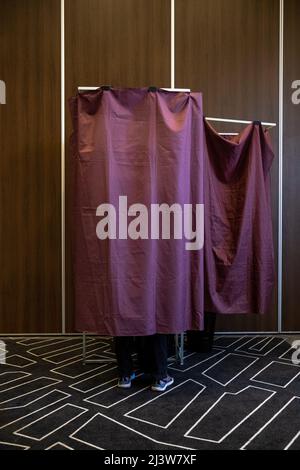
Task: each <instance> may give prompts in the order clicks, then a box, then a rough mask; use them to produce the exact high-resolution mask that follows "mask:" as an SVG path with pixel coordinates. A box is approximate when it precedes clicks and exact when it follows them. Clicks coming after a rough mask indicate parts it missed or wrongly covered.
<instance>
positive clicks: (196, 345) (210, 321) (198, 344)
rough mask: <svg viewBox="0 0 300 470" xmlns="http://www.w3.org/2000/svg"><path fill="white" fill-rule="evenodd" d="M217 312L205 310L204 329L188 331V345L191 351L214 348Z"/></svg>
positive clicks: (207, 350)
mask: <svg viewBox="0 0 300 470" xmlns="http://www.w3.org/2000/svg"><path fill="white" fill-rule="evenodd" d="M215 325H216V313H212V312H205V314H204V330H203V331H188V333H187V346H188V349H189V350H190V351H196V352H210V351H211V350H212V348H213V341H214V333H215Z"/></svg>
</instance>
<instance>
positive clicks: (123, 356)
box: [115, 334, 168, 381]
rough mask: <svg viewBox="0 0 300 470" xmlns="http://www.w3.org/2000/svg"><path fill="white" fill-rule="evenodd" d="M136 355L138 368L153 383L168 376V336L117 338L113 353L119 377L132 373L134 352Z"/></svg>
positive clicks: (128, 375)
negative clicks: (151, 378) (149, 376)
mask: <svg viewBox="0 0 300 470" xmlns="http://www.w3.org/2000/svg"><path fill="white" fill-rule="evenodd" d="M135 351H136V352H137V354H138V363H139V368H140V369H141V370H142V371H143V372H145V373H148V374H151V375H152V376H153V378H154V380H155V381H159V380H162V379H164V378H166V377H167V375H168V368H167V365H168V335H163V334H156V335H151V336H136V337H134V336H117V337H115V352H116V357H117V362H118V370H119V376H120V377H130V376H131V374H132V372H133V359H132V355H133V353H134V352H135Z"/></svg>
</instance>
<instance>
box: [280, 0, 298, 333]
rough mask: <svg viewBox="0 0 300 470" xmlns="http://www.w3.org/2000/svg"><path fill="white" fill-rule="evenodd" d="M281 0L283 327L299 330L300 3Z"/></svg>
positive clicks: (294, 0)
mask: <svg viewBox="0 0 300 470" xmlns="http://www.w3.org/2000/svg"><path fill="white" fill-rule="evenodd" d="M284 3H285V11H284V18H285V24H284V31H285V34H284V133H283V136H284V141H283V144H284V149H283V328H284V330H286V331H300V309H299V300H300V296H299V279H300V263H299V260H300V243H299V242H300V197H299V188H300V104H293V102H292V92H293V91H295V90H292V88H291V84H292V82H293V81H294V80H300V60H299V45H300V32H299V24H300V2H299V0H285V2H284ZM299 97H300V93H298V98H299Z"/></svg>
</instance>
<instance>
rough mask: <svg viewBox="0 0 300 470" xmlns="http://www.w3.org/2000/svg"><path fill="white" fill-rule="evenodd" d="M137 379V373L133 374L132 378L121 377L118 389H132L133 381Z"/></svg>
mask: <svg viewBox="0 0 300 470" xmlns="http://www.w3.org/2000/svg"><path fill="white" fill-rule="evenodd" d="M133 379H135V373H134V372H133V373H132V374H131V376H130V377H120V378H119V381H118V387H120V388H130V387H131V381H132V380H133Z"/></svg>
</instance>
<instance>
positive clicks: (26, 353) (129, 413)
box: [0, 336, 300, 450]
mask: <svg viewBox="0 0 300 470" xmlns="http://www.w3.org/2000/svg"><path fill="white" fill-rule="evenodd" d="M3 341H4V342H5V344H6V350H7V358H6V364H0V450H4V449H9V450H14V449H20V450H27V449H33V450H34V449H47V450H51V449H55V450H56V449H57V450H59V449H62V450H68V449H69V450H72V449H89V450H91V449H104V450H138V449H144V450H162V449H164V450H201V449H213V450H218V449H245V450H254V449H264V450H265V449H274V450H275V449H276V450H283V449H291V450H292V449H295V450H296V449H297V450H300V366H298V365H294V364H293V363H292V360H291V355H292V353H293V352H294V350H292V349H291V344H290V343H289V342H288V341H287V340H285V339H283V338H279V337H272V336H265V337H262V336H259V337H247V336H243V337H229V336H218V337H216V339H215V342H214V348H213V351H212V352H211V353H209V354H208V353H189V352H188V351H186V355H185V361H184V365H183V366H180V365H178V364H177V363H176V362H171V363H170V366H169V373H170V374H171V375H172V376H173V377H174V379H175V382H174V385H173V386H172V388H170V389H168V390H167V391H166V392H163V393H160V394H158V393H155V392H152V391H151V390H150V388H149V383H147V382H146V381H145V378H144V376H143V375H142V374H141V375H138V377H137V379H136V380H135V381H134V382H133V385H132V387H131V388H130V389H128V390H121V389H119V388H117V387H116V383H117V370H116V364H115V363H114V362H112V361H109V360H110V359H112V358H113V356H114V355H113V353H112V350H111V344H110V340H109V339H108V338H104V337H88V338H87V344H86V351H87V356H88V358H90V359H102V360H107V362H103V363H98V364H95V363H94V364H86V365H83V364H82V342H81V338H80V337H78V336H76V337H75V336H74V337H70V336H69V337H58V338H57V337H33V338H29V337H16V338H13V337H12V338H3Z"/></svg>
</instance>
